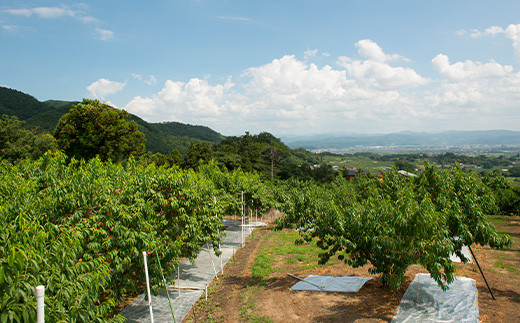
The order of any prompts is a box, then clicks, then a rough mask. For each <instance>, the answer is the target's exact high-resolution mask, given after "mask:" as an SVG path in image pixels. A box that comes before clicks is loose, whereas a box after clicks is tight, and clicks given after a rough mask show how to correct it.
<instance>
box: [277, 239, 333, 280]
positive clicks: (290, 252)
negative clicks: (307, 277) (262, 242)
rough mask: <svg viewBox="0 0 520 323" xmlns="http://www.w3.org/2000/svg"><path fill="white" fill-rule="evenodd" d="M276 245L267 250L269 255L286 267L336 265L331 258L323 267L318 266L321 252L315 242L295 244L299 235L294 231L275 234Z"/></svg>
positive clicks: (303, 267)
mask: <svg viewBox="0 0 520 323" xmlns="http://www.w3.org/2000/svg"><path fill="white" fill-rule="evenodd" d="M277 233H278V235H277V236H276V243H275V244H274V246H273V247H271V248H270V249H269V251H268V252H269V254H272V255H273V256H276V259H277V260H282V262H283V263H284V264H286V265H298V264H300V265H301V266H299V267H298V269H307V268H314V267H323V266H330V265H334V264H335V263H337V261H336V259H334V258H331V259H330V260H329V262H328V263H327V264H325V265H319V264H318V259H319V254H320V253H322V252H323V250H322V249H320V248H319V247H318V246H317V245H316V241H312V242H310V243H305V242H304V243H303V244H295V241H296V240H298V239H300V234H299V233H298V232H296V231H279V232H277ZM283 269H284V268H275V269H274V271H280V270H283Z"/></svg>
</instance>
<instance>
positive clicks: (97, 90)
mask: <svg viewBox="0 0 520 323" xmlns="http://www.w3.org/2000/svg"><path fill="white" fill-rule="evenodd" d="M125 85H126V82H116V81H110V80H108V79H105V78H100V79H99V80H97V81H95V82H93V83H92V84H90V85H89V86H87V90H88V92H89V93H90V96H91V97H93V98H95V99H103V100H104V99H105V98H106V97H107V96H109V95H111V94H114V93H117V92H119V91H121V90H122V89H123V88H124V87H125Z"/></svg>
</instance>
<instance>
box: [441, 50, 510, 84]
mask: <svg viewBox="0 0 520 323" xmlns="http://www.w3.org/2000/svg"><path fill="white" fill-rule="evenodd" d="M432 64H433V68H434V69H435V70H436V71H437V72H439V74H440V75H441V76H442V77H444V78H446V79H448V80H451V81H463V80H476V79H486V78H501V77H504V76H506V75H507V74H509V73H511V72H512V71H513V67H512V66H510V65H500V64H498V63H496V62H494V61H491V62H489V63H484V64H483V63H481V62H473V61H470V60H467V61H465V62H457V63H454V64H450V60H449V58H448V56H446V55H444V54H439V55H437V56H435V58H434V59H433V60H432Z"/></svg>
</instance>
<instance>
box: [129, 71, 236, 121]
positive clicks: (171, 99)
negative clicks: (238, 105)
mask: <svg viewBox="0 0 520 323" xmlns="http://www.w3.org/2000/svg"><path fill="white" fill-rule="evenodd" d="M233 86H234V84H233V83H232V82H231V80H228V81H227V82H225V83H224V84H218V85H215V86H213V85H211V84H209V82H208V80H206V79H198V78H193V79H191V80H189V81H188V82H179V81H172V80H168V81H166V83H165V84H164V87H163V88H162V90H161V91H160V92H158V93H157V94H154V95H153V96H151V97H147V98H143V97H140V96H138V97H135V98H134V99H132V101H130V102H129V103H128V104H127V105H126V107H125V109H126V110H128V111H129V112H132V113H135V114H138V115H140V116H143V117H148V118H149V119H151V120H153V121H168V120H174V121H183V122H189V123H196V124H201V121H208V122H215V121H217V120H219V118H220V116H221V115H224V114H226V113H229V111H230V107H229V106H228V104H227V102H226V100H227V97H226V95H227V94H228V93H229V92H230V89H231V88H232V87H233Z"/></svg>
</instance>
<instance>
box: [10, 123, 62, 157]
mask: <svg viewBox="0 0 520 323" xmlns="http://www.w3.org/2000/svg"><path fill="white" fill-rule="evenodd" d="M23 126H24V122H23V121H20V120H18V118H17V117H15V116H12V117H8V116H6V115H3V116H2V119H0V158H1V159H6V160H8V161H10V162H17V161H20V160H22V159H26V158H30V159H37V158H39V157H40V156H42V155H43V154H44V153H45V152H46V151H48V150H53V151H54V150H56V149H57V146H56V140H54V138H53V137H52V136H51V135H49V134H47V133H42V134H36V133H35V132H33V131H31V130H28V129H25V128H24V127H23Z"/></svg>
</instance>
